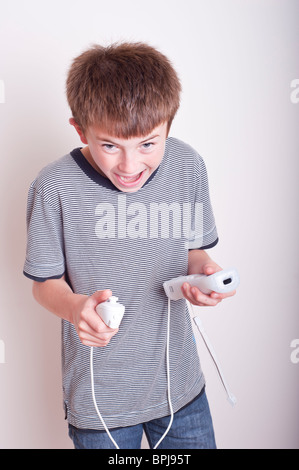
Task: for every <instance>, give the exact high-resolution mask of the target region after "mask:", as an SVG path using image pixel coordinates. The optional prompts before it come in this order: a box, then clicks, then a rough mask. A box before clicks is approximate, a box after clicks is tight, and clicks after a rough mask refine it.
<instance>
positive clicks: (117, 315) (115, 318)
mask: <svg viewBox="0 0 299 470" xmlns="http://www.w3.org/2000/svg"><path fill="white" fill-rule="evenodd" d="M117 301H118V297H114V296H111V297H109V299H108V300H106V302H102V303H101V304H98V305H97V306H96V311H97V313H98V314H99V315H100V317H101V319H102V320H103V322H104V323H105V324H106V325H107V326H109V328H118V327H119V325H120V323H121V321H122V318H123V316H124V313H125V307H124V305H122V304H120V303H118V302H117Z"/></svg>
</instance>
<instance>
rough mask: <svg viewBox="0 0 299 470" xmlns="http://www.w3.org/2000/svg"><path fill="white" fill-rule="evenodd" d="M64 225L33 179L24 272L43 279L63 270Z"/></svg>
mask: <svg viewBox="0 0 299 470" xmlns="http://www.w3.org/2000/svg"><path fill="white" fill-rule="evenodd" d="M62 227H63V225H62V217H61V211H60V209H59V206H58V205H57V204H56V205H55V204H51V202H50V201H48V200H45V199H44V197H43V196H42V194H40V193H39V192H38V191H37V189H36V187H35V184H34V183H33V184H32V185H31V187H30V189H29V194H28V201H27V248H26V260H25V264H24V274H25V276H27V277H29V278H30V279H33V280H36V281H44V280H46V279H50V278H52V279H53V278H60V277H61V276H62V275H63V274H64V272H65V261H64V244H63V228H62Z"/></svg>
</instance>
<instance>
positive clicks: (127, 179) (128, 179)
mask: <svg viewBox="0 0 299 470" xmlns="http://www.w3.org/2000/svg"><path fill="white" fill-rule="evenodd" d="M139 176H140V173H139V174H138V175H135V176H120V179H121V180H123V181H124V182H128V183H132V182H133V181H136V180H138V178H139Z"/></svg>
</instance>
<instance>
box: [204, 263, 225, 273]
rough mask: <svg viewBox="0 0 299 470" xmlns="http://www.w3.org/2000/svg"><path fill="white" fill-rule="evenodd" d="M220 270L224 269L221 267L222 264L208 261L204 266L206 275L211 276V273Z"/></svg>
mask: <svg viewBox="0 0 299 470" xmlns="http://www.w3.org/2000/svg"><path fill="white" fill-rule="evenodd" d="M218 271H222V268H220V266H218V265H216V264H215V263H213V264H210V263H206V264H205V265H204V266H203V274H205V275H206V276H210V275H211V274H214V273H217V272H218Z"/></svg>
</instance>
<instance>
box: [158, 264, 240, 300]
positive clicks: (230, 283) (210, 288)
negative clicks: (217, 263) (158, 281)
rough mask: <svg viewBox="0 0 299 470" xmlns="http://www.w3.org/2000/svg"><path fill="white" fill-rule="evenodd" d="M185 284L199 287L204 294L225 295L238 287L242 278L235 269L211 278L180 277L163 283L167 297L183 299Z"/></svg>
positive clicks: (200, 276)
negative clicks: (215, 293) (182, 288)
mask: <svg viewBox="0 0 299 470" xmlns="http://www.w3.org/2000/svg"><path fill="white" fill-rule="evenodd" d="M184 282H188V283H189V284H190V285H191V286H192V287H198V289H199V290H200V291H201V292H202V293H203V294H210V293H211V292H218V293H221V294H225V293H227V292H231V291H233V290H235V289H236V288H237V287H238V285H239V283H240V278H239V275H238V273H237V271H236V270H235V269H234V268H230V269H223V270H222V271H218V272H217V273H214V274H211V275H210V276H206V275H204V274H191V275H189V276H179V277H175V278H173V279H170V280H169V281H166V282H164V283H163V287H164V290H165V292H166V295H167V296H168V297H169V298H170V299H171V300H179V299H183V298H184V296H183V293H182V290H181V287H182V285H183V283H184Z"/></svg>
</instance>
